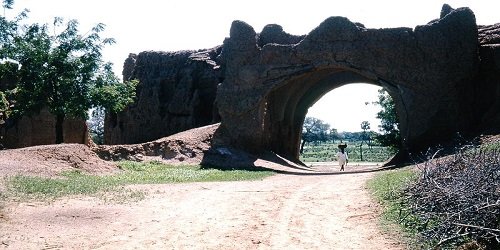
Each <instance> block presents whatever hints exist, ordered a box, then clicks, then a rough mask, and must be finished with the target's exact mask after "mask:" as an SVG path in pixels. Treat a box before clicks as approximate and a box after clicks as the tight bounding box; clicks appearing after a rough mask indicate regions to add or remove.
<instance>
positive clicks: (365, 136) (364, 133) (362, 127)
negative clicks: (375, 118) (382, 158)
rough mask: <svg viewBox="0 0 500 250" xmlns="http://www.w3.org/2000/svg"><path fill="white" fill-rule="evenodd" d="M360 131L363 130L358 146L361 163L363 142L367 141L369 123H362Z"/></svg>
mask: <svg viewBox="0 0 500 250" xmlns="http://www.w3.org/2000/svg"><path fill="white" fill-rule="evenodd" d="M361 129H362V130H363V132H362V136H361V144H359V153H360V156H361V161H363V142H366V140H367V139H368V134H367V133H366V131H368V130H369V129H370V122H368V121H362V122H361Z"/></svg>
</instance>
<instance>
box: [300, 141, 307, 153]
mask: <svg viewBox="0 0 500 250" xmlns="http://www.w3.org/2000/svg"><path fill="white" fill-rule="evenodd" d="M304 144H306V141H304V140H302V144H300V151H299V152H300V154H303V153H304Z"/></svg>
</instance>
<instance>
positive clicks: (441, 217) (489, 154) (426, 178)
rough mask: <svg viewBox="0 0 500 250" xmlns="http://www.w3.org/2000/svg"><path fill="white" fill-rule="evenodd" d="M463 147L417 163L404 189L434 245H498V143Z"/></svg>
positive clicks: (423, 233) (422, 232)
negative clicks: (412, 179) (415, 176)
mask: <svg viewBox="0 0 500 250" xmlns="http://www.w3.org/2000/svg"><path fill="white" fill-rule="evenodd" d="M498 146H499V145H497V146H494V147H489V148H476V147H472V146H469V147H462V148H461V149H459V150H458V151H457V152H456V154H454V155H452V156H448V157H445V158H443V159H440V160H430V161H427V162H426V163H425V164H423V165H421V166H422V167H421V170H422V172H421V176H420V178H419V179H418V180H417V181H416V183H414V184H413V185H411V186H410V187H409V188H408V189H407V190H406V195H405V196H406V199H407V201H408V203H409V204H410V205H411V210H412V212H413V214H415V215H416V216H417V218H418V220H416V221H417V223H418V225H416V226H415V228H417V231H419V234H420V236H422V237H423V238H425V239H426V240H428V241H430V242H432V243H433V245H434V247H435V248H448V247H457V246H460V245H463V244H466V243H469V246H470V244H471V242H474V244H477V245H478V248H477V249H500V226H499V224H500V147H498Z"/></svg>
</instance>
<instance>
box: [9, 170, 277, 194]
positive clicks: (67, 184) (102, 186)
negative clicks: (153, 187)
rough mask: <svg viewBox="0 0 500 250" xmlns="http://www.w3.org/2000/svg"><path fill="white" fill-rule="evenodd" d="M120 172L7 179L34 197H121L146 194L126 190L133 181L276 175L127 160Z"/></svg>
mask: <svg viewBox="0 0 500 250" xmlns="http://www.w3.org/2000/svg"><path fill="white" fill-rule="evenodd" d="M119 166H120V167H121V168H122V169H123V171H122V172H121V173H118V174H114V175H107V176H95V175H87V174H83V173H81V172H80V171H70V172H64V173H62V174H61V176H59V178H44V177H32V176H15V177H12V178H11V179H9V180H8V181H7V185H8V188H9V191H10V193H11V194H12V195H15V196H18V197H24V198H34V199H52V198H58V197H62V196H68V195H94V194H101V197H104V198H105V199H108V198H110V197H111V196H109V195H106V194H104V195H103V194H102V193H106V192H107V193H113V194H114V195H118V196H120V197H121V198H123V199H125V200H127V199H133V200H134V199H141V198H143V197H144V195H145V194H144V193H141V192H139V191H133V190H130V189H127V188H126V187H125V186H126V185H132V184H162V183H181V182H212V181H242V180H258V179H262V178H265V177H268V176H270V175H272V174H273V172H271V171H244V170H231V171H222V170H216V169H201V168H200V166H170V165H165V164H161V163H157V162H149V163H138V162H129V161H124V162H120V163H119Z"/></svg>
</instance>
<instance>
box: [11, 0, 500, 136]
mask: <svg viewBox="0 0 500 250" xmlns="http://www.w3.org/2000/svg"><path fill="white" fill-rule="evenodd" d="M443 3H447V4H449V5H451V6H452V7H453V8H458V7H465V6H467V7H470V8H471V9H472V11H474V13H475V15H476V20H477V23H478V24H494V23H498V22H500V15H499V14H498V11H499V10H500V1H497V0H447V1H441V0H419V1H408V0H406V1H405V0H376V1H374V0H363V1H362V0H348V1H346V0H340V1H338V0H308V1H304V0H302V1H296V0H288V1H286V0H279V1H278V0H251V1H247V0H211V1H207V0H141V1H137V0H135V1H131V0H15V5H14V7H15V10H13V11H7V12H6V16H7V17H13V16H15V14H16V13H18V12H19V11H20V10H22V9H25V8H26V9H29V10H30V14H29V16H30V19H29V21H30V22H39V23H52V21H53V18H54V17H62V18H64V19H65V20H69V19H77V20H78V21H79V22H80V31H81V32H82V33H84V32H85V31H88V30H90V28H91V27H93V26H95V24H97V23H104V24H106V30H105V32H104V33H103V35H104V36H105V37H112V38H115V39H116V41H117V43H116V44H114V45H112V46H109V47H106V48H105V49H104V51H103V57H104V60H105V61H111V62H112V63H114V68H113V69H114V71H115V73H116V74H117V75H119V76H120V75H121V70H122V66H123V62H124V60H125V59H126V58H127V56H128V54H129V53H139V52H141V51H148V50H156V51H178V50H197V49H203V48H212V47H214V46H217V45H220V44H222V42H223V41H224V38H225V37H228V36H229V29H230V27H231V23H232V21H233V20H242V21H245V22H247V23H248V24H250V25H251V26H253V27H254V29H255V31H256V32H260V31H261V30H262V28H263V27H264V26H265V25H266V24H274V23H275V24H279V25H281V26H282V27H283V29H284V30H285V31H286V32H288V33H290V34H294V35H303V34H307V33H309V32H310V31H311V30H312V29H314V28H315V27H317V26H318V25H319V24H320V23H321V22H322V21H323V20H325V19H326V18H328V17H330V16H344V17H347V18H349V19H350V20H351V21H353V22H360V23H363V24H364V25H365V26H366V27H367V28H392V27H411V28H414V27H415V26H417V25H421V24H425V23H427V22H429V21H431V20H433V19H436V18H438V17H439V14H440V11H441V7H442V5H443ZM376 100H377V88H374V86H371V85H366V84H363V85H359V84H351V85H347V86H344V87H341V88H338V89H335V90H333V91H331V92H329V93H328V94H326V95H325V96H324V97H323V98H322V99H320V100H319V101H318V102H317V103H316V104H315V105H314V106H313V107H311V108H310V109H309V113H308V116H314V117H316V118H319V119H322V120H324V121H326V122H328V123H329V124H330V125H331V126H332V127H333V128H337V129H338V130H339V131H360V130H361V128H360V124H361V122H362V121H364V120H367V121H369V122H370V124H371V128H372V130H375V131H377V130H378V129H377V126H378V124H379V121H378V120H376V119H375V113H376V112H377V108H376V107H375V106H374V105H365V102H372V101H376ZM337 107H341V108H337ZM342 112H345V114H344V113H342Z"/></svg>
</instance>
